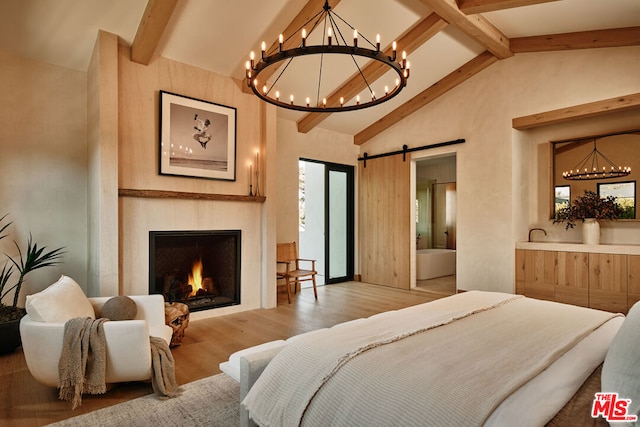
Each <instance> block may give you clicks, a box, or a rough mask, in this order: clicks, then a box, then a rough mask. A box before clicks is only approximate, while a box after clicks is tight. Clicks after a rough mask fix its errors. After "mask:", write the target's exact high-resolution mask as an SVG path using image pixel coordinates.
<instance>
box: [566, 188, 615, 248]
mask: <svg viewBox="0 0 640 427" xmlns="http://www.w3.org/2000/svg"><path fill="white" fill-rule="evenodd" d="M623 214H624V209H623V208H622V206H620V205H619V204H618V203H617V202H616V200H615V198H614V197H612V196H608V197H604V198H601V197H600V196H598V195H597V194H596V193H594V192H593V191H589V190H585V192H584V194H583V195H582V196H578V197H577V198H576V199H575V200H574V201H573V204H572V205H570V206H567V207H564V208H562V209H559V210H558V212H556V217H555V218H554V220H553V223H554V224H556V223H565V224H566V227H565V229H567V230H568V229H569V228H574V227H575V225H576V222H577V221H582V222H583V243H586V244H595V245H597V244H599V243H600V224H599V223H598V220H616V219H619V218H621V217H622V215H623Z"/></svg>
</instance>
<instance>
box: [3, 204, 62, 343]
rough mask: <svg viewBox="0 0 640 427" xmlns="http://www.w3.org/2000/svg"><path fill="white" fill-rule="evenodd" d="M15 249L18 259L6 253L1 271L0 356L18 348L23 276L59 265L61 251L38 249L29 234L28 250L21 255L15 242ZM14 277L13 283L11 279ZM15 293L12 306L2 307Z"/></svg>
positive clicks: (6, 226)
mask: <svg viewBox="0 0 640 427" xmlns="http://www.w3.org/2000/svg"><path fill="white" fill-rule="evenodd" d="M6 217H7V215H4V216H3V217H2V218H0V240H1V239H4V238H5V237H7V234H3V233H4V232H5V231H6V230H7V228H8V227H9V226H10V225H11V224H12V223H11V222H6V223H5V224H4V225H2V223H3V222H5V219H6ZM13 243H14V244H15V245H16V248H17V249H18V260H16V259H14V258H13V257H10V256H9V255H7V254H5V256H6V257H7V260H6V261H5V263H4V265H3V266H2V270H0V354H5V353H11V352H12V351H14V350H15V349H16V348H17V347H18V346H19V345H20V329H19V326H20V319H22V317H23V316H24V315H25V313H26V312H25V309H24V308H22V307H18V298H19V296H20V290H21V289H22V285H23V283H24V280H25V276H26V275H27V274H28V273H29V272H31V271H33V270H37V269H39V268H44V267H50V266H53V265H56V264H59V263H60V258H61V257H62V254H63V253H64V252H63V249H64V248H57V249H54V250H52V251H48V252H45V249H46V246H43V247H41V248H39V247H38V244H37V243H34V242H33V239H32V236H31V234H29V241H28V243H27V249H26V251H24V253H23V252H22V250H21V249H20V246H19V245H18V243H17V242H16V241H15V240H14V242H13ZM14 274H15V275H16V276H17V280H16V281H15V283H14V282H13V281H12V280H11V279H12V278H13V277H15V276H14ZM12 291H13V292H14V295H13V301H12V303H11V304H5V303H4V300H5V298H6V297H7V296H8V295H9V293H10V292H12Z"/></svg>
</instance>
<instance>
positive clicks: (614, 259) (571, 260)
mask: <svg viewBox="0 0 640 427" xmlns="http://www.w3.org/2000/svg"><path fill="white" fill-rule="evenodd" d="M516 293H518V294H522V295H525V296H528V297H532V298H538V299H545V300H550V301H557V302H562V303H567V304H573V305H579V306H583V307H590V308H596V309H600V310H606V311H612V312H622V313H627V311H628V309H629V308H630V307H631V306H632V305H633V304H634V303H635V302H637V301H640V255H626V254H608V253H592V252H563V251H544V250H532V249H516Z"/></svg>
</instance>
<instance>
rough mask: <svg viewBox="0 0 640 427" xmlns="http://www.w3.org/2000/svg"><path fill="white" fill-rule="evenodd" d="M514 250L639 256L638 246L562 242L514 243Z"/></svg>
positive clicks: (639, 249)
mask: <svg viewBox="0 0 640 427" xmlns="http://www.w3.org/2000/svg"><path fill="white" fill-rule="evenodd" d="M516 249H531V250H538V251H555V252H590V253H599V254H626V255H640V245H629V244H627V245H610V244H604V245H584V244H582V243H562V242H516Z"/></svg>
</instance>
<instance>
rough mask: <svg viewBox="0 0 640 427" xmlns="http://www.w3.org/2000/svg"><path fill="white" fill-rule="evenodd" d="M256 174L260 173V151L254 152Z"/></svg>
mask: <svg viewBox="0 0 640 427" xmlns="http://www.w3.org/2000/svg"><path fill="white" fill-rule="evenodd" d="M256 172H260V151H259V150H256Z"/></svg>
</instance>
